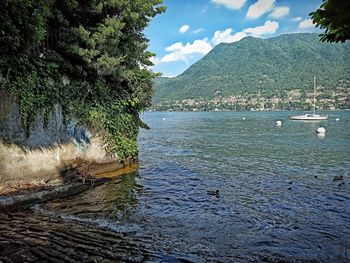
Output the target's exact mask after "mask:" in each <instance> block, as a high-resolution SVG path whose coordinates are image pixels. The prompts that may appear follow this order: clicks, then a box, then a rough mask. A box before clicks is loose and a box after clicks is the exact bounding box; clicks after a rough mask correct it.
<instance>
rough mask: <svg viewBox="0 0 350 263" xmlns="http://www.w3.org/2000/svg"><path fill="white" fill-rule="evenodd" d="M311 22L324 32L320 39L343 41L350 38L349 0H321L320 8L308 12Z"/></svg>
mask: <svg viewBox="0 0 350 263" xmlns="http://www.w3.org/2000/svg"><path fill="white" fill-rule="evenodd" d="M310 16H311V18H312V20H313V23H314V24H316V25H317V26H319V27H320V28H321V29H325V32H324V33H323V34H321V35H320V36H321V41H327V42H345V41H346V40H347V39H350V1H348V0H323V3H322V4H321V6H320V8H319V9H317V10H316V11H315V12H312V13H310Z"/></svg>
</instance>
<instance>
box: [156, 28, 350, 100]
mask: <svg viewBox="0 0 350 263" xmlns="http://www.w3.org/2000/svg"><path fill="white" fill-rule="evenodd" d="M313 76H317V81H318V84H319V85H322V86H323V87H324V88H325V89H326V90H327V89H328V90H332V89H334V88H335V87H336V86H337V85H338V84H339V82H341V83H343V84H342V85H343V86H344V85H345V86H346V87H349V81H350V42H349V41H347V42H346V43H342V44H340V43H322V42H320V41H319V37H318V35H317V34H309V33H307V34H287V35H281V36H278V37H274V38H269V39H260V38H254V37H246V38H244V39H242V40H241V41H238V42H235V43H230V44H227V43H222V44H219V45H218V46H216V47H215V48H214V49H213V50H212V51H211V52H209V53H208V54H207V55H206V56H205V57H203V58H202V59H201V60H199V61H198V62H196V63H195V64H193V65H192V66H191V67H190V68H189V69H187V70H186V71H185V72H183V73H182V74H181V75H179V76H177V77H175V78H162V79H161V80H159V79H158V80H157V81H155V86H156V94H155V97H154V102H155V103H159V102H162V101H172V100H182V99H201V98H204V99H211V98H215V97H227V96H231V95H249V94H260V95H261V96H264V97H266V98H270V97H273V96H277V97H285V96H286V94H287V92H288V91H292V90H299V91H301V92H312V87H313ZM344 83H345V84H344Z"/></svg>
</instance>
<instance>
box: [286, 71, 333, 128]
mask: <svg viewBox="0 0 350 263" xmlns="http://www.w3.org/2000/svg"><path fill="white" fill-rule="evenodd" d="M328 117H329V116H328V115H319V114H316V77H314V110H313V113H306V114H303V115H289V119H291V120H299V121H322V120H327V119H328Z"/></svg>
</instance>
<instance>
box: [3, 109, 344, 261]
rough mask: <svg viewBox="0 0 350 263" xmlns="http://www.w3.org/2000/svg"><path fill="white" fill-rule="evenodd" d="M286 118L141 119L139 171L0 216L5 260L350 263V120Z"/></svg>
mask: <svg viewBox="0 0 350 263" xmlns="http://www.w3.org/2000/svg"><path fill="white" fill-rule="evenodd" d="M288 114H291V112H196V113H192V112H189V113H169V112H164V113H162V112H153V113H144V114H142V118H143V120H144V121H145V122H146V123H147V124H148V125H149V126H150V127H151V130H142V131H141V134H140V136H139V145H140V155H139V159H140V163H139V166H138V169H137V171H136V172H132V173H129V174H127V175H121V176H120V175H119V176H117V177H115V178H113V179H112V181H110V182H108V183H105V184H104V185H102V186H98V187H96V188H94V189H91V190H89V191H87V192H84V193H82V194H80V195H77V196H74V197H70V198H67V199H60V200H54V201H51V202H48V203H46V204H43V205H35V206H33V207H31V208H29V209H16V210H14V211H8V212H6V213H5V212H0V259H1V256H3V257H7V258H11V259H12V257H13V256H12V255H15V256H16V259H17V262H22V261H21V259H23V261H25V258H26V260H27V261H35V260H38V259H43V258H50V259H52V260H54V259H56V260H66V261H81V260H82V259H84V260H86V261H89V260H93V259H95V260H97V261H102V260H103V259H109V260H114V259H117V260H122V261H130V262H141V261H149V262H157V261H158V262H184V261H186V262H188V261H189V262H208V261H209V262H237V261H238V262H249V261H250V262H256V261H257V262H259V261H268V262H269V261H271V262H275V261H316V262H319V261H322V262H348V261H350V132H349V131H350V112H331V113H330V114H331V116H330V119H329V120H328V121H323V122H299V121H290V120H288ZM243 117H244V118H245V120H243ZM336 117H338V118H340V121H335V118H336ZM277 120H282V121H283V125H282V126H281V127H277V126H276V125H275V122H276V121H277ZM320 125H322V126H324V127H325V128H326V130H327V132H326V135H325V136H318V135H317V134H316V132H315V131H316V129H317V127H319V126H320ZM339 176H343V179H342V180H338V181H334V178H335V177H339ZM109 177H113V175H112V174H109ZM343 183H344V184H343ZM216 189H219V191H220V193H219V196H212V195H208V194H207V191H208V190H216ZM10 252H11V253H10ZM15 261H16V260H15Z"/></svg>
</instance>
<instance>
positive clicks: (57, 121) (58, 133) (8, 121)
mask: <svg viewBox="0 0 350 263" xmlns="http://www.w3.org/2000/svg"><path fill="white" fill-rule="evenodd" d="M71 137H72V135H69V134H68V133H67V128H66V125H64V124H63V115H62V109H61V107H60V106H59V105H56V106H55V108H54V110H53V111H52V113H51V116H49V121H48V125H47V127H46V128H45V129H44V114H39V115H38V116H37V117H36V119H35V120H34V122H33V123H32V125H31V133H30V136H29V137H28V138H27V136H26V132H25V130H24V128H23V125H22V121H21V117H20V114H19V110H18V105H17V103H16V102H15V101H14V100H13V99H11V98H10V97H9V96H5V95H0V139H1V140H3V141H4V142H6V143H15V144H18V145H21V146H27V147H31V148H37V147H47V146H51V145H54V144H57V143H63V142H66V141H68V140H69V139H70V138H71Z"/></svg>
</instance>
